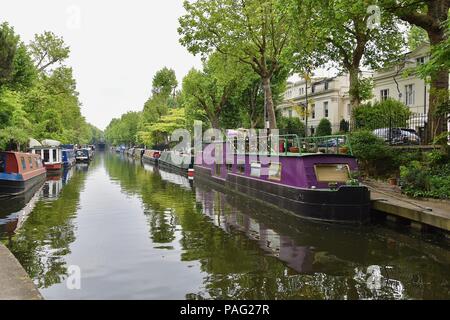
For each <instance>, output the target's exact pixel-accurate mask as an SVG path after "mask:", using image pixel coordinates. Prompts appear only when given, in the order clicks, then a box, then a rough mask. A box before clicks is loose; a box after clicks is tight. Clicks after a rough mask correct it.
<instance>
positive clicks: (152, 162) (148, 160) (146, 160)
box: [142, 155, 158, 166]
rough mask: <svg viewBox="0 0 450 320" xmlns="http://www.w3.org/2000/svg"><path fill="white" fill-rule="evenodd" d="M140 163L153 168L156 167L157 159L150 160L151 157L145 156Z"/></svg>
mask: <svg viewBox="0 0 450 320" xmlns="http://www.w3.org/2000/svg"><path fill="white" fill-rule="evenodd" d="M142 161H143V162H145V163H148V164H151V165H154V166H157V165H158V159H157V158H151V157H146V156H145V155H144V156H143V157H142Z"/></svg>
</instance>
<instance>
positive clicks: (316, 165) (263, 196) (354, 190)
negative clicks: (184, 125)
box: [194, 136, 370, 223]
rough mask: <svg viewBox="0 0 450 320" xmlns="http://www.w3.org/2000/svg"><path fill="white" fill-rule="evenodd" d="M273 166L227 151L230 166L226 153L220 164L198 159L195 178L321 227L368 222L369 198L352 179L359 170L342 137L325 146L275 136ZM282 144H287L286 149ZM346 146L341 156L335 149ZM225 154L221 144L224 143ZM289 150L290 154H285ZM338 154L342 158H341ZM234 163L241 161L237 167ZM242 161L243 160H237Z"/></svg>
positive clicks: (199, 156)
mask: <svg viewBox="0 0 450 320" xmlns="http://www.w3.org/2000/svg"><path fill="white" fill-rule="evenodd" d="M279 138H280V141H282V143H281V147H280V150H278V151H277V152H276V153H277V156H278V158H277V160H276V162H270V163H267V164H265V163H262V162H260V161H258V160H255V155H254V154H249V152H244V153H239V152H237V151H236V150H233V151H232V156H233V164H227V163H226V161H225V154H226V152H224V155H223V156H224V158H223V161H221V162H222V163H221V164H216V163H213V164H206V163H205V162H204V161H203V156H202V154H201V153H200V154H197V155H196V156H197V159H196V165H195V166H194V167H195V172H196V179H206V180H208V181H211V182H213V183H216V184H218V185H220V186H224V187H226V188H227V189H229V190H231V191H234V192H237V193H240V194H245V195H247V196H250V197H253V198H255V199H258V200H260V201H263V202H266V203H268V204H270V205H273V206H276V207H277V208H280V209H282V210H284V211H289V212H291V213H294V214H295V215H298V216H301V217H305V218H309V219H313V220H320V221H326V222H338V223H365V222H367V221H368V220H369V218H370V193H369V190H368V188H367V187H365V186H362V185H360V183H359V181H358V180H356V179H354V173H355V172H357V171H358V165H357V161H356V158H355V157H353V155H352V154H351V148H349V147H348V141H347V138H346V137H344V136H342V137H323V138H322V141H327V140H329V139H335V140H336V145H335V146H334V147H328V145H327V144H323V143H321V142H320V141H319V140H318V139H316V138H310V139H309V140H308V141H307V140H303V141H302V142H300V141H301V139H299V138H298V137H296V136H290V138H289V139H288V138H287V137H286V138H284V137H282V136H280V137H279ZM287 141H290V142H291V146H290V147H289V146H288V143H287ZM344 142H345V144H346V147H345V148H346V150H345V151H346V152H341V150H343V149H344V148H340V145H344ZM223 147H224V150H225V148H226V147H225V144H224V146H223ZM288 150H289V151H288ZM340 152H341V153H340ZM238 158H239V159H241V161H240V162H239V163H238V161H237V160H238ZM242 159H245V161H242Z"/></svg>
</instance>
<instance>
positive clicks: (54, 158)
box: [53, 149, 59, 162]
mask: <svg viewBox="0 0 450 320" xmlns="http://www.w3.org/2000/svg"><path fill="white" fill-rule="evenodd" d="M58 161H59V159H57V157H56V149H54V150H53V162H58Z"/></svg>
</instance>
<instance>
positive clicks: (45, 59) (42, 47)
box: [30, 31, 70, 71]
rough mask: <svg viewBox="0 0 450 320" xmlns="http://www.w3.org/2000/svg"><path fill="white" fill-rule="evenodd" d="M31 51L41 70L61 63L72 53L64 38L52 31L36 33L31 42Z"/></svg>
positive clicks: (37, 66)
mask: <svg viewBox="0 0 450 320" xmlns="http://www.w3.org/2000/svg"><path fill="white" fill-rule="evenodd" d="M30 51H31V54H32V56H33V58H34V62H35V64H36V68H37V69H38V70H39V71H46V70H47V69H48V68H49V67H51V66H52V65H54V64H61V63H62V62H63V61H64V60H66V59H67V58H68V57H69V54H70V49H69V47H68V46H67V45H66V44H65V43H64V40H63V38H61V37H58V36H57V35H55V34H54V33H53V32H50V31H46V32H44V33H43V34H36V35H35V36H34V40H33V41H32V42H31V43H30Z"/></svg>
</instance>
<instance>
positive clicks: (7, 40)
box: [0, 22, 19, 87]
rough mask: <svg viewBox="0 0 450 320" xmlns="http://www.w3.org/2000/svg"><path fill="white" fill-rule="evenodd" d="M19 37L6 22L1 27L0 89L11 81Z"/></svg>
mask: <svg viewBox="0 0 450 320" xmlns="http://www.w3.org/2000/svg"><path fill="white" fill-rule="evenodd" d="M18 43H19V37H18V36H17V35H16V34H15V33H14V29H13V28H12V27H10V26H9V24H8V23H6V22H4V23H2V24H1V25H0V87H1V86H2V85H3V84H5V83H7V82H9V81H10V80H11V77H12V74H13V72H14V57H15V55H16V51H17V44H18Z"/></svg>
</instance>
